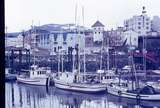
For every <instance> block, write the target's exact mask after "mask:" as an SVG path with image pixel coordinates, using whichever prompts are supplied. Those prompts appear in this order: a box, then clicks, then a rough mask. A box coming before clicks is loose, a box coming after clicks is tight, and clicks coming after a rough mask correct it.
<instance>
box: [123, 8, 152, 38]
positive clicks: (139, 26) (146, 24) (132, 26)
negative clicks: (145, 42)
mask: <svg viewBox="0 0 160 108" xmlns="http://www.w3.org/2000/svg"><path fill="white" fill-rule="evenodd" d="M124 26H125V30H126V31H128V30H133V31H135V32H137V33H138V36H147V33H148V32H150V31H151V20H150V17H149V16H147V12H146V11H145V7H143V10H142V14H141V15H138V16H133V17H132V18H130V19H128V20H125V21H124Z"/></svg>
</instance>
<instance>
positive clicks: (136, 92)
mask: <svg viewBox="0 0 160 108" xmlns="http://www.w3.org/2000/svg"><path fill="white" fill-rule="evenodd" d="M145 44H146V42H145V41H144V40H143V49H142V50H143V53H144V54H143V55H145V52H146V50H145V48H146V46H145ZM129 52H130V57H129V58H130V61H131V63H130V66H131V69H130V70H131V72H132V81H133V79H135V81H134V82H133V83H132V88H131V89H130V88H129V87H128V86H129V84H128V83H124V84H122V83H121V82H119V83H117V84H112V83H111V84H110V85H108V86H107V92H108V93H109V94H112V95H115V96H119V97H122V98H132V99H138V100H140V101H142V100H147V101H160V92H158V91H156V90H155V89H154V88H153V86H151V85H145V86H144V87H139V85H138V83H139V82H138V80H137V76H136V69H135V64H134V60H133V46H132V43H131V36H130V47H129ZM143 59H144V57H143ZM143 65H144V71H145V72H146V63H145V60H143ZM120 74H121V73H120ZM119 79H120V77H119ZM120 80H121V79H120Z"/></svg>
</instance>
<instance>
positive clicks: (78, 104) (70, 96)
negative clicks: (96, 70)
mask: <svg viewBox="0 0 160 108" xmlns="http://www.w3.org/2000/svg"><path fill="white" fill-rule="evenodd" d="M5 88H6V89H5V90H6V92H5V96H6V101H5V105H6V108H146V107H147V106H149V108H155V107H154V106H157V107H160V102H147V101H140V102H139V101H136V100H132V99H125V98H118V97H115V96H112V95H106V94H95V95H92V94H84V93H76V92H69V91H64V90H60V89H56V88H54V87H50V88H46V87H41V86H32V85H23V84H17V83H6V84H5Z"/></svg>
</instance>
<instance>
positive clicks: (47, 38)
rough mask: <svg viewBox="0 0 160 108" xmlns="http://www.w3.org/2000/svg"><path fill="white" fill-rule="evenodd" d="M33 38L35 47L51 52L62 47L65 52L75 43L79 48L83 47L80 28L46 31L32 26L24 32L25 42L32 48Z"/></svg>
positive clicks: (82, 36)
mask: <svg viewBox="0 0 160 108" xmlns="http://www.w3.org/2000/svg"><path fill="white" fill-rule="evenodd" d="M77 37H78V38H77ZM34 39H35V41H36V42H35V43H36V47H40V48H43V49H48V50H49V51H50V53H52V54H55V53H57V52H58V49H64V50H66V52H67V51H68V47H72V48H74V47H75V45H76V44H79V47H80V48H81V49H83V48H84V32H83V31H82V30H81V31H77V30H76V29H75V30H72V31H71V30H67V31H66V30H65V31H64V30H54V31H52V30H51V31H48V30H44V29H42V28H38V27H34V28H33V29H31V30H29V31H27V32H26V36H25V42H26V43H28V44H29V45H31V48H33V45H34ZM53 52H54V53H53Z"/></svg>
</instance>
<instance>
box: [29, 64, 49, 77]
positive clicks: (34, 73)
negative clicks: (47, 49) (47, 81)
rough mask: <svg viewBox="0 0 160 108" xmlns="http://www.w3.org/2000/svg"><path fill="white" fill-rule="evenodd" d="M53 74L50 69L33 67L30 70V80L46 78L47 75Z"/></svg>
mask: <svg viewBox="0 0 160 108" xmlns="http://www.w3.org/2000/svg"><path fill="white" fill-rule="evenodd" d="M49 73H51V70H50V69H49V68H48V67H38V66H37V65H32V66H31V70H30V78H42V77H43V78H44V77H47V74H49Z"/></svg>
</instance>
